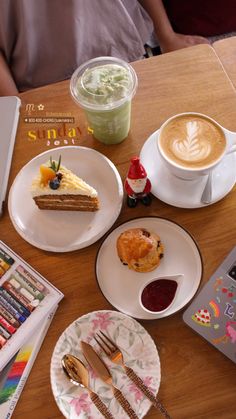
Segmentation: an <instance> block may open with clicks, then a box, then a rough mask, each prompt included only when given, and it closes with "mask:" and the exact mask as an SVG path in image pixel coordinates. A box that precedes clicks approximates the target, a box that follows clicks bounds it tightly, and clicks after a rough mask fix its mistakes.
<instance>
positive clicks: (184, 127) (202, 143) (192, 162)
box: [158, 114, 226, 169]
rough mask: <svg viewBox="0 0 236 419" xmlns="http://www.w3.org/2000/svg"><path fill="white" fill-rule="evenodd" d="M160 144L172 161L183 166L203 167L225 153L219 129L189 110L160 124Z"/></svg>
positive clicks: (223, 139) (211, 122)
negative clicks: (164, 123)
mask: <svg viewBox="0 0 236 419" xmlns="http://www.w3.org/2000/svg"><path fill="white" fill-rule="evenodd" d="M158 141H159V145H160V148H161V150H162V152H163V153H164V154H165V156H166V157H167V158H168V159H169V160H171V161H172V162H173V163H175V164H177V165H179V166H183V167H186V168H197V169H199V168H204V167H207V166H210V165H212V164H214V163H215V162H216V161H217V160H218V159H219V158H220V157H221V156H222V154H223V153H224V150H225V147H226V139H225V135H224V133H223V131H222V129H221V128H220V127H219V126H218V125H217V124H215V123H214V122H213V121H211V120H210V119H208V118H205V117H203V116H199V115H194V114H188V115H183V116H177V117H176V118H173V119H171V120H170V121H169V122H168V123H167V124H166V125H164V126H163V128H162V130H161V132H160V136H159V140H158Z"/></svg>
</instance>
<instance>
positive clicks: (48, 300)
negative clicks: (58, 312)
mask: <svg viewBox="0 0 236 419" xmlns="http://www.w3.org/2000/svg"><path fill="white" fill-rule="evenodd" d="M62 298H63V294H62V293H61V292H60V291H59V290H58V289H57V288H56V287H54V286H53V285H52V284H51V283H50V282H49V281H47V280H46V278H44V277H43V276H42V275H40V274H39V273H38V272H36V271H35V270H34V269H33V268H32V266H30V265H29V264H27V263H26V262H25V261H24V260H23V259H22V258H21V257H20V256H19V255H17V254H16V253H15V252H14V251H13V250H12V249H10V248H9V247H8V246H6V244H4V243H3V242H2V241H0V372H1V371H2V370H3V368H4V367H5V366H6V365H7V363H8V362H9V361H10V360H11V359H12V357H13V356H14V355H15V354H16V352H17V351H19V349H20V348H22V346H23V345H24V344H25V343H26V342H27V340H29V338H30V337H31V336H32V334H33V333H34V331H35V330H37V329H38V331H39V330H40V328H41V324H42V321H44V320H45V319H46V317H47V316H48V314H49V313H50V312H52V310H53V308H54V307H55V306H57V305H58V303H59V301H60V300H61V299H62Z"/></svg>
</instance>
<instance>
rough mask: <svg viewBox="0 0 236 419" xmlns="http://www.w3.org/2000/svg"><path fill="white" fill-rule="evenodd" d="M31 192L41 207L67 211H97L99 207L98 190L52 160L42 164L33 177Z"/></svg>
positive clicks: (58, 162)
mask: <svg viewBox="0 0 236 419" xmlns="http://www.w3.org/2000/svg"><path fill="white" fill-rule="evenodd" d="M31 194H32V197H33V199H34V201H35V203H36V205H37V206H38V207H39V208H40V209H45V210H64V211H65V210H67V211H96V210H98V209H99V199H98V193H97V191H96V190H95V189H94V188H93V187H92V186H90V185H88V184H87V183H86V182H85V181H84V180H82V179H81V178H79V177H78V176H76V175H75V174H74V173H73V172H71V171H70V170H69V169H67V168H66V167H64V166H61V156H60V158H59V160H58V161H55V160H52V158H50V161H49V162H47V163H46V164H42V165H41V166H40V168H39V173H38V174H37V176H36V177H35V178H34V179H33V182H32V185H31Z"/></svg>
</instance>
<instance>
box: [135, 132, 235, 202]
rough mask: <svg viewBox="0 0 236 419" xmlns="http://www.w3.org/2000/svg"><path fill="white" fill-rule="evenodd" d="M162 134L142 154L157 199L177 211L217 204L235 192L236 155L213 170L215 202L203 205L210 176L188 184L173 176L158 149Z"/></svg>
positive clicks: (145, 144)
mask: <svg viewBox="0 0 236 419" xmlns="http://www.w3.org/2000/svg"><path fill="white" fill-rule="evenodd" d="M158 131H159V130H157V131H155V132H154V133H153V134H152V135H151V136H150V137H149V138H148V139H147V141H146V142H145V143H144V145H143V147H142V150H141V153H140V160H141V162H142V164H143V166H144V167H145V169H146V172H147V175H148V177H149V179H150V181H151V183H152V190H151V192H152V194H153V195H154V196H155V197H156V198H159V199H160V200H161V201H163V202H165V203H166V204H170V205H173V206H174V207H179V208H200V207H205V206H207V205H211V204H214V203H215V202H217V201H219V200H220V199H222V198H224V196H226V195H227V194H228V193H229V192H230V191H231V189H232V188H233V187H234V185H235V182H236V169H235V167H236V153H231V154H228V155H227V156H225V157H224V159H223V161H222V162H221V163H220V164H219V165H218V166H217V167H216V168H215V169H214V170H213V173H212V174H213V176H212V201H211V203H210V204H203V203H202V202H201V196H202V192H203V189H204V187H205V184H206V181H207V176H202V177H201V178H200V179H197V180H191V181H187V180H181V179H178V178H177V177H176V176H174V175H172V174H171V173H170V171H169V170H168V169H167V168H166V166H165V165H164V164H163V161H162V159H161V156H160V154H159V151H158V149H157V145H156V142H157V137H158Z"/></svg>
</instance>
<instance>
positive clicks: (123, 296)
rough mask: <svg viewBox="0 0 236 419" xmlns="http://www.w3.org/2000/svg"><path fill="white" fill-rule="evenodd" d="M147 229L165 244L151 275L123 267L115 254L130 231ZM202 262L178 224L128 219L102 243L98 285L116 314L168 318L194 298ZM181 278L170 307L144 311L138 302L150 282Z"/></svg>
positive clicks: (193, 243)
mask: <svg viewBox="0 0 236 419" xmlns="http://www.w3.org/2000/svg"><path fill="white" fill-rule="evenodd" d="M139 227H140V228H146V229H147V230H149V231H150V232H155V233H157V234H158V235H159V236H160V238H161V240H162V243H163V245H164V249H165V250H164V257H163V259H162V260H161V263H160V265H159V266H158V267H157V268H156V269H155V270H153V271H152V272H146V273H140V272H135V271H132V270H130V269H129V268H128V267H127V266H124V265H123V264H122V263H121V262H120V259H119V257H118V255H117V251H116V241H117V238H118V237H119V235H120V234H121V233H122V232H123V231H125V230H127V229H129V228H139ZM202 270H203V266H202V259H201V254H200V251H199V248H198V246H197V244H196V242H195V241H194V239H193V238H192V237H191V236H190V234H189V233H188V232H187V231H186V230H184V229H183V228H182V227H181V226H180V225H178V224H176V223H174V222H172V221H170V220H167V219H164V218H158V217H143V218H136V219H133V220H130V221H128V222H126V223H124V224H122V225H120V226H119V227H117V228H116V229H114V230H113V231H111V232H110V233H109V235H108V236H107V237H106V238H105V240H104V241H103V243H102V245H101V247H100V249H99V251H98V254H97V260H96V277H97V281H98V285H99V287H100V289H101V291H102V293H103V294H104V296H105V297H106V299H107V300H108V301H109V302H110V303H111V304H112V305H113V306H114V307H115V308H116V309H117V310H119V311H121V312H123V313H125V314H128V315H129V316H132V317H135V318H137V319H143V320H151V319H160V318H162V317H166V316H169V315H171V314H173V313H175V312H177V311H178V310H180V309H181V308H183V307H184V306H185V305H186V304H187V303H188V302H189V301H190V300H191V299H192V298H193V296H194V295H195V293H196V291H197V289H198V287H199V284H200V281H201V277H202ZM180 272H181V273H182V274H183V275H184V278H183V281H182V283H181V286H180V289H179V292H178V294H177V296H176V299H175V301H174V302H173V304H172V305H171V306H170V307H169V308H168V309H167V310H166V311H165V312H164V313H162V314H158V313H156V314H151V313H147V311H144V310H143V308H142V307H141V306H140V303H139V292H140V289H141V287H142V286H143V285H144V284H146V283H148V282H149V281H150V279H152V278H157V277H163V278H165V277H168V276H169V275H175V274H177V273H180Z"/></svg>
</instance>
